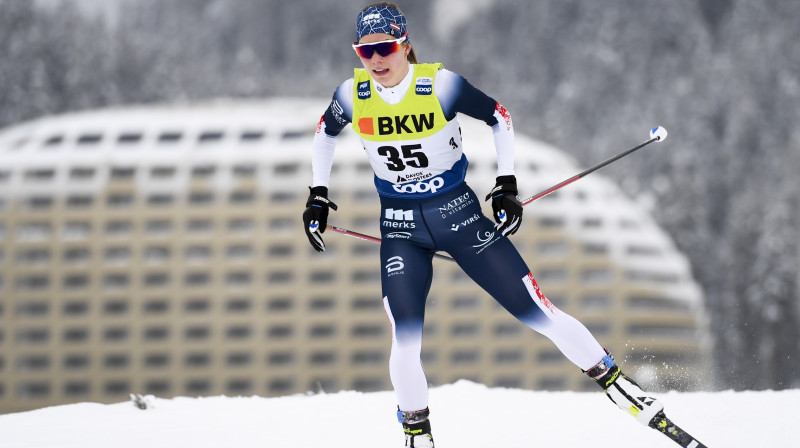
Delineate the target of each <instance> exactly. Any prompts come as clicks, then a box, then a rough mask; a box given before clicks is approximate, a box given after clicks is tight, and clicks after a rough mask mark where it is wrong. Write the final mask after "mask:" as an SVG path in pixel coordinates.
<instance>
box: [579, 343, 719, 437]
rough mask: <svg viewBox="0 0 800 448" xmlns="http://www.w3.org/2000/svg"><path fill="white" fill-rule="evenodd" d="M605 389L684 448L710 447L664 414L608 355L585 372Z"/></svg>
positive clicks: (615, 400)
mask: <svg viewBox="0 0 800 448" xmlns="http://www.w3.org/2000/svg"><path fill="white" fill-rule="evenodd" d="M585 373H586V374H587V375H589V377H591V378H592V379H593V380H595V381H596V382H597V384H599V385H600V387H602V388H603V389H604V390H605V391H606V395H607V396H608V398H609V399H611V401H612V402H614V404H616V405H617V406H618V407H619V408H620V409H622V410H623V411H624V412H627V413H629V414H631V415H632V416H633V417H634V418H636V421H638V422H639V423H641V424H643V425H645V426H649V427H651V428H653V429H655V430H656V431H658V432H660V433H662V434H664V435H665V436H667V437H668V438H669V439H670V440H672V441H673V442H675V443H677V444H678V445H680V446H682V447H684V448H707V447H706V445H704V444H702V443H701V442H700V441H698V440H697V439H695V438H694V436H692V435H691V434H689V433H688V432H686V431H685V430H684V429H683V428H681V427H680V426H678V425H676V424H675V423H673V422H672V421H671V420H670V419H669V418H667V415H666V414H664V405H663V404H662V403H661V402H660V401H658V400H657V399H656V398H654V397H651V396H649V395H648V394H647V393H646V392H644V391H643V390H642V388H640V387H639V385H638V384H636V382H635V381H633V380H632V379H630V378H628V377H627V376H625V375H623V374H622V371H621V370H620V369H619V367H618V366H617V365H616V363H615V362H614V357H613V356H611V355H609V354H608V352H606V356H605V357H604V358H603V359H602V360H600V362H599V363H597V365H596V366H594V367H592V368H591V369H589V370H587V371H586V372H585Z"/></svg>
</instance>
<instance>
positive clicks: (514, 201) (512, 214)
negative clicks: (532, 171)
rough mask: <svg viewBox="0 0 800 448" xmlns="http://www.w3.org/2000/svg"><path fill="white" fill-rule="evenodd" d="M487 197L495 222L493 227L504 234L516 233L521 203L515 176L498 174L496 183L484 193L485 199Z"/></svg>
mask: <svg viewBox="0 0 800 448" xmlns="http://www.w3.org/2000/svg"><path fill="white" fill-rule="evenodd" d="M489 199H491V200H492V211H493V212H494V213H493V217H494V220H495V222H496V223H497V224H496V225H495V226H494V228H495V229H497V230H499V231H500V232H501V233H502V234H503V235H504V236H505V235H513V234H514V233H516V232H517V230H519V226H520V224H522V204H520V202H519V198H518V197H517V178H516V177H514V176H498V177H497V185H495V187H494V188H492V191H491V193H489V194H487V195H486V200H487V201H488V200H489Z"/></svg>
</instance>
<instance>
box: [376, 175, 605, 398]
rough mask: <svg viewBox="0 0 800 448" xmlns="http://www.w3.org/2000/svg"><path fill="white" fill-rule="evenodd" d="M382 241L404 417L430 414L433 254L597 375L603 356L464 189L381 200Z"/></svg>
mask: <svg viewBox="0 0 800 448" xmlns="http://www.w3.org/2000/svg"><path fill="white" fill-rule="evenodd" d="M381 236H382V240H383V242H382V243H381V251H380V255H381V263H382V276H381V280H382V289H383V297H384V298H383V301H384V307H385V308H386V312H387V314H388V316H389V319H390V320H391V323H392V332H393V334H392V352H391V357H390V360H389V368H390V374H391V380H392V384H393V386H394V389H395V391H396V393H397V397H398V404H399V406H400V409H401V410H403V411H415V410H419V409H424V408H426V407H428V384H427V380H426V378H425V372H424V371H423V367H422V363H421V361H420V351H421V349H422V327H423V320H424V314H425V300H426V297H427V295H428V291H429V290H430V286H431V279H432V276H433V269H432V259H433V254H434V252H435V251H443V252H447V253H449V254H450V255H451V256H452V257H453V258H454V259H455V260H456V262H458V264H459V266H460V267H461V268H462V269H463V270H464V272H465V273H467V275H469V276H470V278H472V279H473V280H474V281H475V282H476V283H477V284H478V285H480V286H481V287H482V288H483V289H484V290H485V291H486V292H488V293H489V294H490V295H491V296H492V297H493V298H494V299H495V300H497V302H498V303H500V304H501V305H502V306H503V307H504V308H505V309H506V310H508V311H509V312H510V313H511V314H512V315H514V317H516V318H517V319H519V320H520V321H522V322H523V323H524V324H525V325H527V326H529V327H530V328H532V329H534V330H536V331H538V332H539V333H541V334H543V335H545V336H547V337H548V338H550V339H551V340H552V341H553V342H554V343H555V344H556V346H557V347H558V348H559V349H560V350H561V352H562V353H564V355H565V356H566V357H567V358H568V359H569V360H570V361H572V362H573V363H574V364H575V365H577V366H578V367H580V368H581V369H583V370H588V369H590V368H592V367H593V366H595V365H596V364H597V362H598V360H600V359H602V358H603V357H604V356H605V355H606V353H605V351H604V350H603V348H602V346H601V345H600V344H599V343H598V342H597V340H596V339H595V338H594V337H593V336H592V335H591V333H590V332H589V330H587V329H586V327H585V326H584V325H583V324H581V323H580V322H578V321H577V320H576V319H575V318H573V317H571V316H570V315H568V314H566V313H564V312H562V311H561V310H559V309H557V308H556V307H554V306H553V305H552V304H551V303H550V302H549V301H548V300H547V299H546V297H545V296H544V294H542V292H541V291H540V290H539V287H538V285H537V284H536V281H535V280H534V278H533V276H532V275H531V273H530V272H531V271H530V269H529V268H528V267H527V265H526V264H525V261H524V260H523V259H522V257H521V256H520V255H519V253H518V252H517V250H516V248H514V246H513V245H512V244H511V241H509V240H508V238H506V237H504V236H502V235H501V234H500V233H499V232H496V231H495V229H494V222H493V221H492V220H490V219H489V218H487V217H486V216H484V215H483V213H482V212H481V208H480V199H479V198H478V196H477V195H475V193H474V192H473V191H472V190H471V189H470V188H469V187H468V186H467V185H466V184H462V185H460V186H459V187H457V188H456V189H454V190H451V191H449V192H446V193H443V194H440V195H438V196H434V197H431V198H426V199H396V198H386V197H381Z"/></svg>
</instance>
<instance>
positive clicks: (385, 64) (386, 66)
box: [358, 33, 411, 87]
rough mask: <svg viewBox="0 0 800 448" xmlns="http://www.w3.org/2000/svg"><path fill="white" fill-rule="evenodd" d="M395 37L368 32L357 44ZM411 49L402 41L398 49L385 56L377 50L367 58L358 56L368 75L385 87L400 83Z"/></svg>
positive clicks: (405, 71) (404, 73) (406, 70)
mask: <svg viewBox="0 0 800 448" xmlns="http://www.w3.org/2000/svg"><path fill="white" fill-rule="evenodd" d="M392 39H395V38H394V37H392V36H390V35H388V34H382V33H379V34H368V35H366V36H364V37H362V38H361V40H359V41H358V43H359V44H369V43H374V42H382V41H387V40H392ZM410 51H411V45H410V44H407V43H404V44H401V46H400V49H399V50H398V51H395V52H394V53H391V54H389V55H387V56H381V55H380V54H379V53H378V52H377V51H376V52H374V53H373V54H372V57H371V58H369V59H367V58H364V57H361V56H359V59H361V64H363V65H364V68H365V69H367V71H368V72H369V75H370V76H371V77H372V79H374V80H375V81H377V82H378V83H379V84H381V85H382V86H385V87H394V86H396V85H398V84H400V81H402V80H403V78H404V77H405V76H406V74H407V73H408V61H407V57H408V53H409V52H410Z"/></svg>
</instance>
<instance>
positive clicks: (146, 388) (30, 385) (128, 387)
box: [0, 376, 389, 399]
mask: <svg viewBox="0 0 800 448" xmlns="http://www.w3.org/2000/svg"><path fill="white" fill-rule="evenodd" d="M342 383H343V382H342V381H341V380H339V379H338V378H315V379H312V380H311V381H309V382H308V384H306V385H300V384H299V381H298V380H297V379H296V378H293V377H289V376H287V377H282V378H274V379H270V380H268V381H267V382H266V383H265V384H264V385H263V389H261V390H259V388H258V386H259V385H258V384H256V382H255V381H254V380H252V379H250V378H239V379H228V380H216V381H215V380H212V379H194V380H189V381H185V382H178V381H174V380H170V379H149V380H144V381H143V383H142V385H141V386H137V389H138V388H139V387H141V389H139V390H136V392H144V393H145V394H152V395H162V396H163V395H173V394H187V395H190V396H191V395H206V394H209V393H224V394H226V395H233V396H236V395H240V394H242V395H243V394H254V393H261V392H266V393H268V394H271V395H278V394H285V393H291V392H305V391H319V390H329V391H336V390H339V389H340V388H341V386H340V385H342ZM136 384H138V383H136ZM133 385H134V382H133V381H131V380H127V379H118V380H106V381H96V382H91V381H87V380H69V381H64V382H63V384H62V386H61V388H60V390H61V395H63V396H64V397H75V398H77V397H84V396H87V395H90V394H92V393H94V392H96V391H97V392H100V393H102V394H103V395H107V396H127V395H128V394H129V393H131V392H133V391H134V389H133ZM219 386H221V387H222V390H218V389H217V387H219ZM345 387H346V388H347V389H348V390H360V391H380V390H385V389H388V387H389V385H388V379H386V378H384V377H383V376H380V377H362V378H355V379H353V380H351V381H349V382H348V383H347V384H346V385H345ZM57 392H58V390H56V386H55V385H54V384H52V383H50V382H47V381H25V382H22V383H20V384H18V385H16V387H15V390H14V394H15V395H16V397H18V398H22V399H47V398H50V397H53V396H55V395H56V393H57ZM7 395H10V394H8V393H7V391H6V386H5V384H3V383H2V382H0V399H2V398H3V397H5V396H7Z"/></svg>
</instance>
